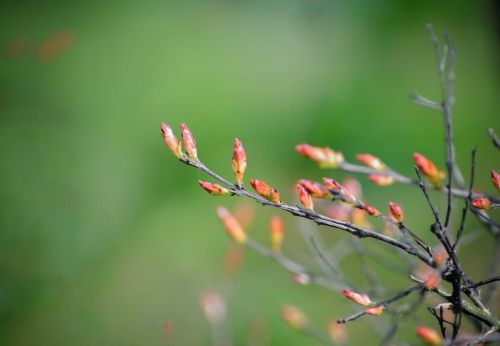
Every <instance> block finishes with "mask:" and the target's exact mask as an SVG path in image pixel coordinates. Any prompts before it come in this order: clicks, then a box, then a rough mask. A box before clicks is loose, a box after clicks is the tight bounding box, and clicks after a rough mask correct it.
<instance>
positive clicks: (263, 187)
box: [250, 179, 271, 198]
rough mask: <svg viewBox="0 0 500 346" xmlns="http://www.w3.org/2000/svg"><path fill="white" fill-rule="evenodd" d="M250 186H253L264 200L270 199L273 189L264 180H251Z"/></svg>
mask: <svg viewBox="0 0 500 346" xmlns="http://www.w3.org/2000/svg"><path fill="white" fill-rule="evenodd" d="M250 185H252V187H253V189H254V190H255V192H257V193H258V194H259V195H261V196H262V197H264V198H268V197H269V195H270V194H271V188H270V187H269V185H267V184H266V183H264V182H263V181H262V180H258V179H250Z"/></svg>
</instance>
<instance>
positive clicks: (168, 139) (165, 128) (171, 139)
mask: <svg viewBox="0 0 500 346" xmlns="http://www.w3.org/2000/svg"><path fill="white" fill-rule="evenodd" d="M161 135H162V136H163V140H164V141H165V144H166V145H167V148H168V150H170V151H171V152H172V153H173V154H174V155H175V156H177V158H179V159H180V158H182V156H183V153H182V146H181V143H180V142H179V140H178V139H177V137H175V135H174V132H173V131H172V128H171V127H170V126H169V125H168V124H165V123H161Z"/></svg>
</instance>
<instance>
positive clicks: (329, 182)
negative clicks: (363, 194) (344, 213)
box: [323, 178, 357, 203]
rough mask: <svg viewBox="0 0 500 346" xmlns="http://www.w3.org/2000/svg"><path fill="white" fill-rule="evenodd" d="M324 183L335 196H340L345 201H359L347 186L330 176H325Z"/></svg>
mask: <svg viewBox="0 0 500 346" xmlns="http://www.w3.org/2000/svg"><path fill="white" fill-rule="evenodd" d="M323 185H324V186H325V188H326V189H328V190H329V191H330V192H331V193H332V194H333V195H334V196H335V197H340V198H341V199H343V200H344V201H345V202H349V203H355V202H356V201H357V199H356V197H354V196H353V195H352V194H351V193H350V192H349V191H348V190H347V189H346V188H345V187H343V186H342V185H340V183H339V182H338V181H336V180H333V179H330V178H323Z"/></svg>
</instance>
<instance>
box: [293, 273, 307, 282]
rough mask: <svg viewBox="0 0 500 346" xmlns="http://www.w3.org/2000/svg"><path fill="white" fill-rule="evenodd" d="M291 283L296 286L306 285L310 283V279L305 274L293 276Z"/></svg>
mask: <svg viewBox="0 0 500 346" xmlns="http://www.w3.org/2000/svg"><path fill="white" fill-rule="evenodd" d="M292 281H293V282H294V283H296V284H298V285H308V284H309V283H311V277H310V276H309V275H308V274H306V273H298V274H294V275H293V278H292Z"/></svg>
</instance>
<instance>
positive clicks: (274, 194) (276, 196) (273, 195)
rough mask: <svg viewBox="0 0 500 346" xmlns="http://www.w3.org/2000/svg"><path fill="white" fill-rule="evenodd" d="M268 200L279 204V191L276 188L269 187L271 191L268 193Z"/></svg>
mask: <svg viewBox="0 0 500 346" xmlns="http://www.w3.org/2000/svg"><path fill="white" fill-rule="evenodd" d="M269 200H270V201H271V202H273V203H276V204H280V203H281V198H280V193H279V192H278V190H276V189H271V193H270V195H269Z"/></svg>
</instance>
